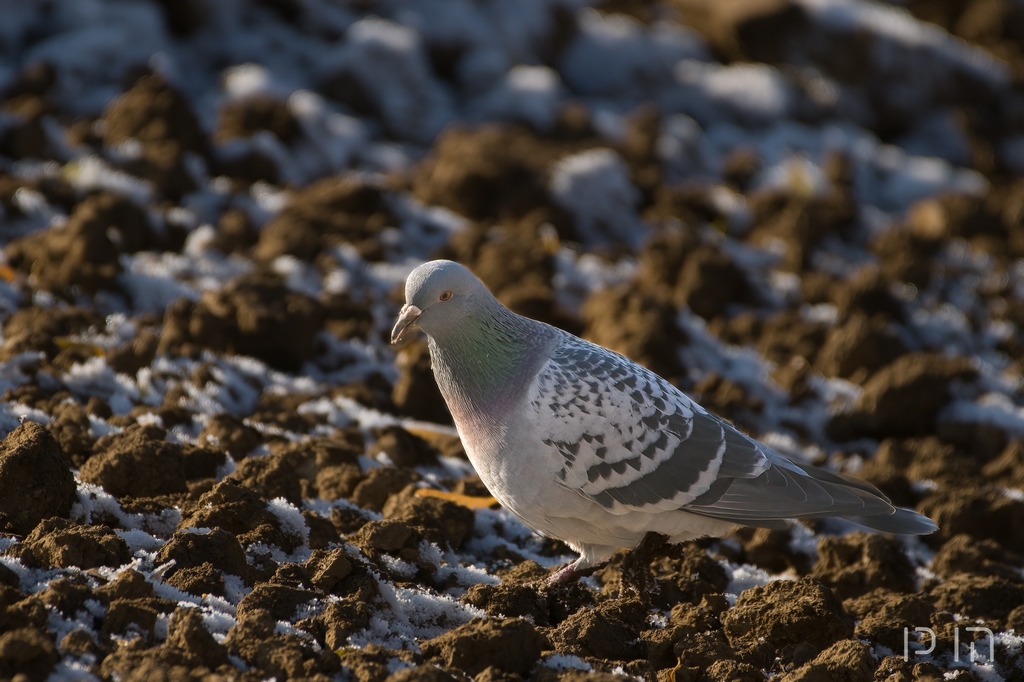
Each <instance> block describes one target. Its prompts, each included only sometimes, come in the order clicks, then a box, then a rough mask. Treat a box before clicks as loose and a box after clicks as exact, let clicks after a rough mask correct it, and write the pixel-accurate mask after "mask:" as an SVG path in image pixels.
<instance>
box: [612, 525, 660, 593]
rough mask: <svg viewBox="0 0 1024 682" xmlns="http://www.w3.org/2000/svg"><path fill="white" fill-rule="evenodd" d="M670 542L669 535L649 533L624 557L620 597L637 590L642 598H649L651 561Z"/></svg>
mask: <svg viewBox="0 0 1024 682" xmlns="http://www.w3.org/2000/svg"><path fill="white" fill-rule="evenodd" d="M666 542H668V536H667V535H662V534H661V533H653V532H652V533H648V534H647V535H645V536H644V539H643V540H641V541H640V544H639V545H637V546H636V547H634V548H633V549H632V550H631V551H630V552H629V553H628V554H626V556H625V557H624V558H623V559H622V569H621V572H622V577H621V578H620V579H619V599H622V598H624V597H626V596H628V593H629V592H631V591H632V592H635V593H636V595H637V596H638V597H640V599H642V600H644V601H647V599H648V581H649V578H650V577H651V561H652V560H653V559H654V557H655V556H657V554H658V551H659V550H661V548H662V547H664V546H665V543H666Z"/></svg>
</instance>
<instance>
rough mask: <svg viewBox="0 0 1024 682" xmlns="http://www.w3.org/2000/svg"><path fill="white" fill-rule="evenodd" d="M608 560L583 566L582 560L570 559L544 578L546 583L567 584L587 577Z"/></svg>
mask: <svg viewBox="0 0 1024 682" xmlns="http://www.w3.org/2000/svg"><path fill="white" fill-rule="evenodd" d="M606 563H607V562H605V561H602V562H600V563H596V564H590V565H588V566H581V565H580V560H579V559H577V560H576V561H570V562H569V563H567V564H566V565H565V566H562V567H561V568H559V569H558V570H557V571H555V572H554V573H552V574H551V575H549V576H548V577H547V578H545V579H544V583H545V584H546V585H565V584H566V583H571V582H575V581H576V580H579V579H580V578H585V577H587V576H588V575H590V574H591V573H593V572H594V571H596V570H597V569H599V568H601V567H602V566H604V565H605V564H606Z"/></svg>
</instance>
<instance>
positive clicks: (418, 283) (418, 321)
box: [391, 260, 496, 343]
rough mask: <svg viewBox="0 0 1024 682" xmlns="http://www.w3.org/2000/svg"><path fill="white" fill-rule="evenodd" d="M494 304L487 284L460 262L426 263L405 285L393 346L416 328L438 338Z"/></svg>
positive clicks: (437, 261) (392, 341)
mask: <svg viewBox="0 0 1024 682" xmlns="http://www.w3.org/2000/svg"><path fill="white" fill-rule="evenodd" d="M494 303H496V302H495V300H494V297H493V296H491V292H489V291H487V287H485V286H484V285H483V282H481V281H480V280H479V279H477V278H476V275H474V274H473V273H472V272H470V271H469V270H467V269H466V268H464V267H463V266H461V265H459V264H458V263H454V262H452V261H450V260H434V261H430V262H429V263H424V264H423V265H421V266H419V267H418V268H416V269H415V270H413V271H412V273H411V274H410V275H409V279H407V280H406V282H405V306H403V307H402V312H401V313H400V314H399V316H398V321H397V322H395V327H394V329H392V330H391V343H399V342H400V341H401V340H402V339H404V338H405V337H406V335H407V334H408V333H409V331H410V330H411V329H412V328H413V327H414V326H418V327H419V328H420V329H422V330H423V331H424V332H426V333H427V334H428V335H430V336H435V337H436V335H437V334H438V333H439V332H443V331H444V330H446V329H458V328H459V326H460V322H462V321H464V320H465V319H466V318H467V317H468V316H470V315H471V314H472V313H473V312H474V311H476V310H480V309H481V308H482V307H487V306H489V305H492V304H494Z"/></svg>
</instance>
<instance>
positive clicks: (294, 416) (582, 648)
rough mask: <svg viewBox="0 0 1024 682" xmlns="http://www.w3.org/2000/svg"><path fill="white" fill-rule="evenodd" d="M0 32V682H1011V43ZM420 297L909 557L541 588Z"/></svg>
mask: <svg viewBox="0 0 1024 682" xmlns="http://www.w3.org/2000/svg"><path fill="white" fill-rule="evenodd" d="M0 15H2V16H3V20H2V21H0V240H2V241H0V243H2V244H3V264H2V265H0V319H2V346H0V394H2V395H0V431H2V433H3V434H5V435H6V439H5V440H3V442H2V444H0V678H2V679H12V678H16V679H25V680H36V679H39V680H42V679H47V678H49V679H55V680H92V679H97V678H99V679H116V680H157V679H174V680H178V679H192V678H195V679H200V678H201V679H206V680H215V679H216V680H219V679H244V680H262V679H268V678H272V677H276V678H277V679H279V680H282V679H299V678H309V679H340V680H354V681H357V682H380V681H382V680H385V679H395V680H409V679H413V678H415V679H428V680H441V679H450V678H453V677H454V678H457V679H467V678H468V677H474V678H475V679H477V680H479V681H480V682H485V681H486V682H507V681H511V680H516V679H520V678H524V679H538V680H554V679H566V680H569V679H575V678H579V677H581V676H587V677H593V678H596V679H612V678H613V677H622V676H628V677H634V678H642V679H651V680H654V679H657V680H663V681H668V680H680V681H682V680H686V681H689V680H694V681H696V680H763V679H766V678H767V677H768V676H772V677H773V678H774V679H780V680H785V681H787V682H788V681H791V680H804V681H808V682H809V681H817V680H834V679H841V680H849V681H857V680H872V679H875V680H883V679H884V680H893V681H900V682H902V681H909V680H915V679H920V680H926V679H927V680H931V679H935V680H938V679H956V680H975V679H976V680H996V679H1024V639H1022V637H1021V633H1022V632H1024V390H1022V381H1021V375H1022V370H1024V335H1022V332H1021V328H1022V326H1024V88H1022V86H1024V5H1022V4H1021V2H1019V1H1015V0H969V1H968V2H961V1H959V0H905V1H903V2H899V3H896V2H894V3H893V4H884V3H881V4H880V3H870V2H864V1H855V0H737V1H736V2H728V3H726V2H718V1H716V0H665V1H663V2H657V3H647V2H631V1H629V0H624V1H622V2H609V3H605V4H601V5H598V6H596V7H588V6H586V5H584V4H583V2H582V0H485V1H481V2H470V1H469V0H450V1H448V2H443V3H442V2H438V3H421V2H416V1H415V0H408V1H405V0H390V1H387V2H378V3H369V2H357V1H354V0H353V1H351V2H341V1H335V0H262V1H256V0H252V1H246V0H232V1H231V2H219V1H218V2H213V1H212V0H210V1H209V2H207V1H206V0H164V1H159V0H152V1H150V0H124V1H122V2H113V1H110V2H106V1H103V0H88V1H86V2H82V1H81V0H53V1H52V2H47V3H22V2H17V1H16V0H3V1H0ZM433 257H448V258H453V259H457V260H459V261H461V262H462V263H464V264H466V265H468V266H469V267H471V268H472V269H473V270H474V271H475V272H476V273H477V274H479V275H480V276H481V278H482V279H483V280H484V281H485V282H486V283H487V284H488V285H489V286H490V287H491V288H492V290H493V291H495V292H496V294H497V295H498V296H499V298H501V300H502V301H504V302H505V303H506V304H508V305H509V306H510V307H512V308H513V309H515V310H517V311H519V312H522V313H524V314H528V315H530V316H533V317H537V318H539V319H543V320H546V321H549V322H551V323H553V324H556V325H559V326H561V327H563V328H565V329H568V330H570V331H572V332H574V333H578V334H581V335H583V336H585V337H586V338H589V339H591V340H593V341H596V342H598V343H601V344H603V345H606V346H609V347H611V348H613V349H616V350H618V351H620V352H622V353H624V354H626V355H628V356H630V357H632V358H634V359H636V360H638V361H640V362H642V363H644V364H645V365H647V366H648V367H650V368H652V369H654V370H655V371H657V372H659V373H661V374H662V375H664V376H666V377H668V378H670V379H671V380H672V381H673V382H675V383H676V384H677V385H678V386H680V387H681V388H683V389H684V390H686V391H687V392H688V393H690V394H691V395H692V396H693V397H695V398H697V399H698V400H700V401H701V402H702V403H703V404H704V405H705V406H706V407H708V408H709V409H712V410H714V411H716V412H718V413H719V414H722V415H723V416H725V417H727V418H729V419H730V420H732V421H733V422H734V423H736V424H737V425H739V426H740V427H741V428H742V429H744V430H745V431H746V432H748V433H750V434H752V435H754V436H756V437H758V438H761V439H763V440H765V441H766V442H768V443H769V444H771V445H772V446H773V447H775V448H777V449H778V450H780V451H781V452H783V453H785V454H787V455H790V456H792V457H797V458H803V459H807V460H811V461H814V462H815V463H818V464H821V465H824V466H826V467H830V468H833V469H836V470H841V471H845V472H848V473H853V474H856V475H858V476H861V477H863V478H865V479H867V480H868V481H871V482H872V483H874V484H875V485H877V486H878V487H879V488H880V489H882V490H883V491H884V492H885V493H886V494H887V495H889V496H890V497H891V498H892V499H893V500H894V502H896V503H898V504H900V505H904V506H908V507H912V508H915V509H917V510H918V511H920V512H922V513H924V514H927V515H929V516H930V517H931V518H933V519H934V520H935V521H936V522H937V523H938V524H939V526H940V527H941V529H940V531H939V532H938V533H936V534H934V535H932V536H928V537H924V538H912V539H903V538H892V537H885V536H881V535H870V534H866V533H863V532H858V531H857V530H856V528H855V527H853V526H852V525H850V524H843V523H839V522H815V523H811V524H796V525H794V526H793V527H792V529H791V530H789V531H786V532H781V531H766V530H740V531H737V532H735V533H734V534H733V535H731V536H729V537H726V538H722V539H711V540H705V541H701V542H696V543H691V544H687V545H682V546H677V547H674V548H670V549H666V550H664V551H662V552H661V553H660V554H659V556H658V557H657V558H656V560H655V561H654V562H653V563H652V572H653V585H652V588H653V589H652V591H651V593H650V594H648V595H645V598H639V597H637V596H636V595H633V594H631V593H629V594H627V595H626V596H624V597H622V598H620V597H619V588H620V584H619V583H620V581H619V579H620V570H619V568H620V565H621V556H619V557H617V558H616V559H615V560H614V561H613V562H612V563H611V564H610V565H609V566H608V567H607V568H604V569H602V570H600V571H598V572H597V573H596V574H595V575H594V576H591V577H590V578H587V579H585V580H583V581H581V582H580V583H579V584H576V585H570V586H566V587H546V586H544V585H542V584H540V582H539V581H541V580H542V579H543V578H544V576H545V575H546V574H547V573H548V572H550V571H551V570H552V569H553V568H554V567H556V566H558V565H559V564H561V563H564V562H565V561H567V560H569V559H571V558H573V557H572V553H571V551H569V550H568V548H566V547H565V546H563V545H561V544H560V543H557V542H554V541H549V540H544V539H542V538H539V537H536V536H534V535H532V534H531V533H530V532H529V530H528V529H526V528H524V527H523V526H522V525H521V524H519V523H518V522H517V521H516V520H515V519H514V518H513V517H511V516H510V515H509V514H507V513H506V512H505V511H503V510H502V509H500V508H496V507H493V506H488V501H487V500H486V499H484V500H482V501H481V497H482V496H485V495H486V491H485V490H484V489H483V488H482V486H481V484H480V482H479V479H478V478H477V477H476V476H475V474H474V473H473V471H472V468H471V466H470V465H469V463H468V462H467V460H466V458H465V454H464V453H463V452H462V449H461V446H460V444H459V442H458V439H457V437H456V436H455V434H454V431H453V429H452V428H451V426H450V417H449V415H448V414H447V412H446V410H445V408H444V405H443V402H442V401H441V400H440V397H439V395H438V393H437V389H436V387H435V386H434V383H433V378H432V376H431V374H430V370H429V362H428V358H427V356H426V349H425V344H424V343H423V342H422V341H421V340H420V341H417V342H414V343H412V344H410V345H408V346H406V347H404V348H402V349H399V350H397V351H396V350H394V349H392V348H391V347H389V345H388V343H387V339H388V331H389V328H390V325H391V322H392V321H393V319H394V316H395V314H396V312H397V310H398V307H399V306H400V303H401V299H402V294H401V284H402V282H403V280H404V277H405V275H406V274H407V273H408V272H409V271H410V270H411V269H412V268H413V267H414V266H415V265H416V264H417V263H419V262H421V261H423V260H425V259H428V258H433ZM915 628H930V629H931V630H932V631H933V632H934V633H936V637H937V644H936V646H935V648H934V649H933V650H932V651H930V652H929V651H928V645H929V641H930V639H929V636H928V635H927V634H923V633H922V634H919V633H917V632H915ZM968 628H975V629H974V630H969V629H968ZM905 632H909V635H908V636H907V639H906V640H905V634H904V633H905ZM987 632H988V633H990V634H986V633H987ZM905 641H908V642H909V649H908V651H909V654H910V655H909V660H904V655H903V654H904V651H905V649H904V646H905ZM955 641H958V642H959V648H957V647H956V646H955V643H954V642H955ZM990 647H991V651H994V660H993V656H991V655H990ZM972 651H974V652H975V653H976V654H977V655H976V656H975V658H974V660H972V658H971V652H972Z"/></svg>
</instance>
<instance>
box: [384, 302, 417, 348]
mask: <svg viewBox="0 0 1024 682" xmlns="http://www.w3.org/2000/svg"><path fill="white" fill-rule="evenodd" d="M422 314H423V311H422V310H420V309H419V308H417V307H416V306H414V305H412V304H411V303H406V304H405V305H404V306H402V312H401V313H399V314H398V321H397V322H395V328H394V329H392V330H391V343H401V341H402V339H404V338H405V336H406V334H407V333H408V332H409V330H410V329H411V328H412V327H414V326H415V325H416V320H417V319H419V316H420V315H422Z"/></svg>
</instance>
